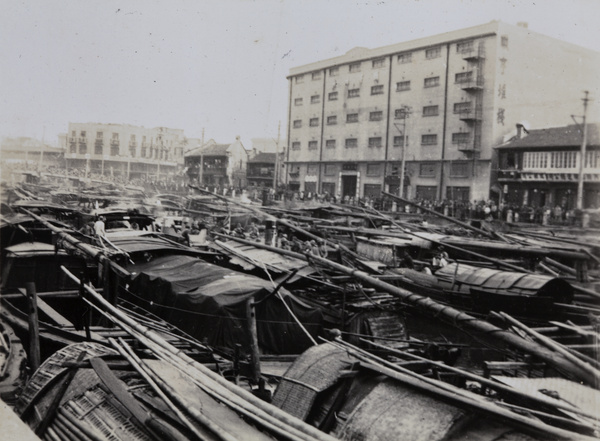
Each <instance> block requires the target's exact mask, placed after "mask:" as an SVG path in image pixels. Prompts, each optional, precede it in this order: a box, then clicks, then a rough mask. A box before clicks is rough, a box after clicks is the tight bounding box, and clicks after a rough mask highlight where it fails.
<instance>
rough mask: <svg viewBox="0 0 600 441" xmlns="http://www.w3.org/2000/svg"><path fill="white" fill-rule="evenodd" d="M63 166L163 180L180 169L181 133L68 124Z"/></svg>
mask: <svg viewBox="0 0 600 441" xmlns="http://www.w3.org/2000/svg"><path fill="white" fill-rule="evenodd" d="M65 141H66V146H65V149H66V153H65V157H66V163H67V168H70V169H81V170H83V169H85V170H87V171H88V173H93V174H95V175H109V174H110V175H111V176H120V177H122V178H124V179H126V180H130V179H146V180H163V179H168V178H169V177H172V176H175V175H176V174H177V172H178V171H179V170H180V169H181V168H182V166H183V152H184V148H185V147H186V144H187V140H186V138H185V136H184V133H183V130H180V129H170V128H167V127H157V128H149V129H148V128H144V127H139V126H132V125H127V124H100V123H69V132H68V134H67V136H66V138H65Z"/></svg>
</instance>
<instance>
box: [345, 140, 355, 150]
mask: <svg viewBox="0 0 600 441" xmlns="http://www.w3.org/2000/svg"><path fill="white" fill-rule="evenodd" d="M345 146H346V148H347V149H353V148H356V147H358V139H356V138H346V143H345Z"/></svg>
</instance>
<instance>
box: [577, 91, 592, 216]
mask: <svg viewBox="0 0 600 441" xmlns="http://www.w3.org/2000/svg"><path fill="white" fill-rule="evenodd" d="M584 93H585V98H583V140H582V142H581V154H580V156H579V182H578V184H577V209H578V210H581V209H583V180H584V179H583V177H584V168H585V149H586V144H587V124H586V117H587V106H588V102H589V100H590V99H589V92H588V91H587V90H586V91H585V92H584Z"/></svg>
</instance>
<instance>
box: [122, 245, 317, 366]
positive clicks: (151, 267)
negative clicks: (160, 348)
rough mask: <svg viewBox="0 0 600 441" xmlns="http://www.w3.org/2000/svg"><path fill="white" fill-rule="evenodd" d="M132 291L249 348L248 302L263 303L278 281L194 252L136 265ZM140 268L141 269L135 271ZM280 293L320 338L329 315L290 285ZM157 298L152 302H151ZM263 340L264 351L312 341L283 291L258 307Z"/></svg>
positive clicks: (201, 332) (173, 318)
mask: <svg viewBox="0 0 600 441" xmlns="http://www.w3.org/2000/svg"><path fill="white" fill-rule="evenodd" d="M129 270H130V271H132V279H131V281H130V288H129V290H130V291H131V292H133V293H136V296H138V300H141V299H140V298H141V297H143V300H144V301H145V302H144V303H145V304H144V305H143V306H144V307H145V308H146V309H149V310H151V311H152V312H154V313H155V314H157V315H158V316H160V317H162V318H163V319H164V320H166V321H168V322H169V323H171V324H173V325H175V326H177V327H179V328H180V329H182V330H184V331H185V332H187V333H188V334H190V335H192V336H193V337H195V338H197V339H198V340H200V341H205V342H206V343H207V344H208V345H211V346H213V347H225V348H234V347H235V345H236V344H237V343H239V344H241V345H242V347H243V348H247V347H249V344H250V336H249V332H248V324H247V320H246V302H247V300H248V299H250V298H252V297H254V301H255V302H259V301H260V300H261V299H262V298H263V297H265V296H266V295H268V294H269V293H270V292H271V291H273V289H274V285H273V284H272V283H271V282H269V281H266V280H263V279H260V278H258V277H255V276H251V275H247V274H243V273H239V272H236V271H233V270H230V269H227V268H222V267H219V266H216V265H213V264H210V263H207V262H204V261H202V260H199V259H196V258H194V257H190V256H165V257H160V258H155V259H153V260H152V261H150V262H148V263H144V264H137V265H135V267H130V268H129ZM134 271H135V272H134ZM279 293H280V294H281V297H282V298H283V299H284V300H285V303H286V304H287V305H288V306H289V308H290V309H291V310H292V311H293V313H294V315H295V316H296V317H297V318H298V319H299V321H300V322H301V323H302V324H303V325H304V327H305V328H306V329H307V330H308V332H310V334H311V335H312V336H313V338H315V339H316V337H317V336H318V335H320V334H321V330H322V322H323V317H322V313H321V311H320V310H319V309H317V308H314V307H311V306H309V305H307V304H305V303H303V302H302V301H300V300H299V299H297V298H296V297H295V296H293V295H292V294H291V293H290V292H289V291H287V290H285V289H280V290H279ZM150 302H151V303H150ZM256 321H257V331H258V342H259V346H260V347H261V350H262V351H263V352H264V353H271V354H297V353H300V352H302V351H304V350H305V349H307V348H308V347H310V346H311V341H310V339H309V338H308V336H306V334H305V333H304V331H302V329H301V328H300V326H299V325H298V324H297V323H295V321H294V319H293V318H292V316H291V315H290V314H289V312H288V310H287V309H286V307H285V305H283V303H282V301H281V300H280V299H279V298H278V297H277V296H271V297H269V298H268V299H267V300H266V301H264V302H260V303H259V304H258V305H257V306H256Z"/></svg>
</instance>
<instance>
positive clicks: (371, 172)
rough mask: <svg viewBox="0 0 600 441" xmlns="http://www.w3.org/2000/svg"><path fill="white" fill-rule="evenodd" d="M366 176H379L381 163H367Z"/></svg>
mask: <svg viewBox="0 0 600 441" xmlns="http://www.w3.org/2000/svg"><path fill="white" fill-rule="evenodd" d="M367 176H381V164H367Z"/></svg>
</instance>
